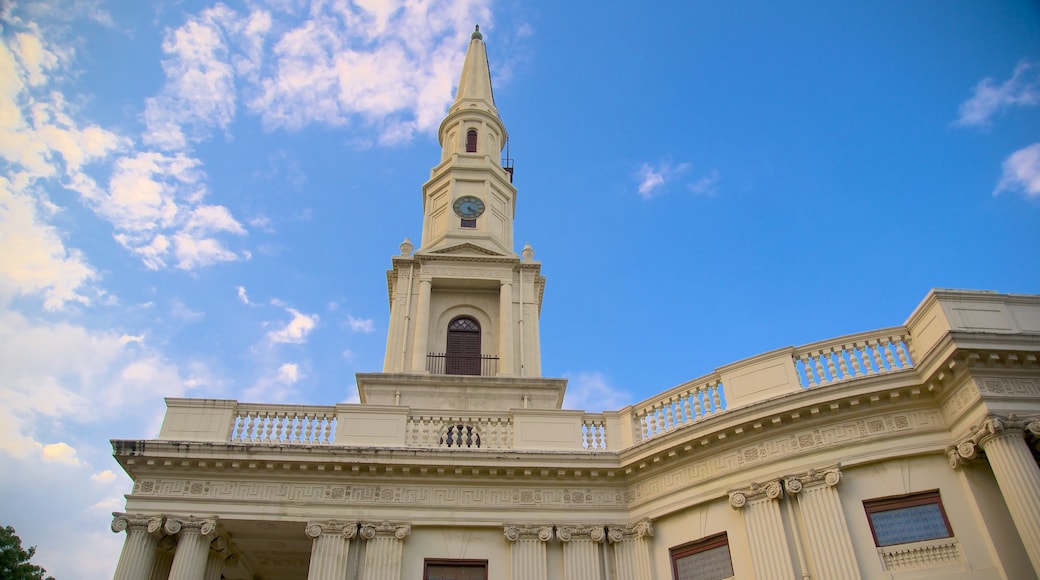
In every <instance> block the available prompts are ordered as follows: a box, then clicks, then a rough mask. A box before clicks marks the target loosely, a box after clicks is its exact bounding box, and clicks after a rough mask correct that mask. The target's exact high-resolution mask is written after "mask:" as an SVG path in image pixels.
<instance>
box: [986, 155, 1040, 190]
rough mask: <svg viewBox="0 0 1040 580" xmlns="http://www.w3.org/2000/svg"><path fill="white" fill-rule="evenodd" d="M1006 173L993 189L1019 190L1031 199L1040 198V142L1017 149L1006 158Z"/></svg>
mask: <svg viewBox="0 0 1040 580" xmlns="http://www.w3.org/2000/svg"><path fill="white" fill-rule="evenodd" d="M1003 167H1004V174H1003V176H1002V177H1001V179H1000V183H998V184H997V187H996V189H994V190H993V195H997V194H999V193H1001V192H1003V191H1012V192H1013V191H1017V192H1020V193H1022V194H1023V195H1025V196H1026V197H1028V198H1030V199H1040V143H1033V144H1032V145H1030V146H1028V147H1024V148H1022V149H1019V150H1018V151H1015V152H1014V153H1012V154H1011V156H1010V157H1008V158H1007V159H1005V160H1004V166H1003Z"/></svg>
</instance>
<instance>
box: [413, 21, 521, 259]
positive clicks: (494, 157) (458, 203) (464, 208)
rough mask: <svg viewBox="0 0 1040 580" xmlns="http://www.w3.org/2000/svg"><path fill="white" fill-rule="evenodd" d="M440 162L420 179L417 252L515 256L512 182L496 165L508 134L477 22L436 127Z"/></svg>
mask: <svg viewBox="0 0 1040 580" xmlns="http://www.w3.org/2000/svg"><path fill="white" fill-rule="evenodd" d="M437 134H438V138H439V140H440V144H441V162H440V164H439V165H437V167H434V168H433V170H432V171H430V180H429V181H427V182H426V183H425V184H424V185H423V213H424V218H423V235H422V242H421V244H420V247H419V250H418V251H417V253H420V254H425V253H431V252H436V253H449V254H468V255H474V254H481V255H491V256H516V251H515V250H514V249H513V214H514V212H515V209H516V188H514V187H513V184H512V174H511V173H509V172H507V171H506V170H505V169H503V168H502V166H501V157H502V149H503V148H504V147H505V143H506V139H507V134H506V128H505V125H503V124H502V119H500V118H499V116H498V109H497V108H496V107H495V97H494V93H493V92H492V89H491V71H490V69H489V68H488V57H487V50H486V49H485V47H484V35H483V34H481V33H480V27H479V26H478V27H477V29H476V30H475V31H474V32H473V34H472V35H471V36H470V41H469V46H468V47H467V48H466V58H465V60H464V62H463V64H462V73H461V74H460V75H459V85H458V89H457V90H456V92H455V101H454V102H453V103H452V105H451V108H450V109H449V110H448V114H447V116H445V117H444V121H442V122H441V126H440V129H439V130H438V132H437Z"/></svg>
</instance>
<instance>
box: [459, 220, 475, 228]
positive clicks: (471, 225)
mask: <svg viewBox="0 0 1040 580" xmlns="http://www.w3.org/2000/svg"><path fill="white" fill-rule="evenodd" d="M462 227H464V228H475V227H477V220H470V219H466V218H462Z"/></svg>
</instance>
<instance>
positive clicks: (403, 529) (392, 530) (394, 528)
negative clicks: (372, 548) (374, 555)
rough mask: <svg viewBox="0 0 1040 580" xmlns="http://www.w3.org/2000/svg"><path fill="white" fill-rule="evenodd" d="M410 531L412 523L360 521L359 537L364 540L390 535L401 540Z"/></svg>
mask: <svg viewBox="0 0 1040 580" xmlns="http://www.w3.org/2000/svg"><path fill="white" fill-rule="evenodd" d="M411 533H412V525H411V524H405V523H399V522H393V523H391V522H385V521H384V522H380V523H374V522H361V530H360V534H361V537H362V538H364V539H366V540H371V539H373V538H377V537H379V538H387V537H392V538H395V539H398V540H403V539H405V538H407V537H408V535H409V534H411Z"/></svg>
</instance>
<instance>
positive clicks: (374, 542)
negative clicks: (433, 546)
mask: <svg viewBox="0 0 1040 580" xmlns="http://www.w3.org/2000/svg"><path fill="white" fill-rule="evenodd" d="M411 533H412V526H411V525H409V524H400V523H390V522H382V523H379V524H373V523H362V524H361V537H362V538H364V539H365V540H367V542H368V545H367V547H366V548H365V573H364V579H363V580H401V556H402V555H403V554H404V539H405V538H407V537H408V535H409V534H411Z"/></svg>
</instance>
